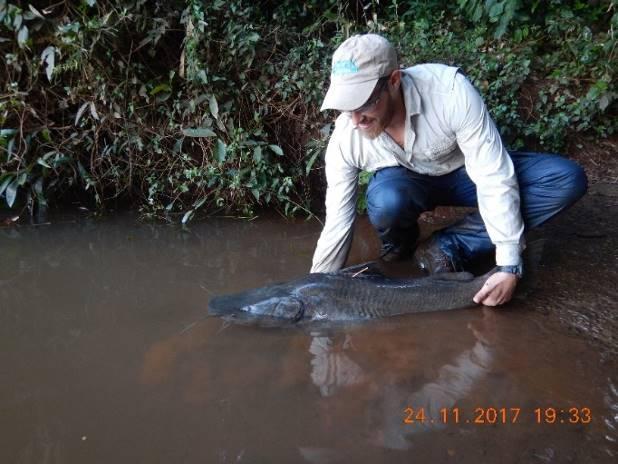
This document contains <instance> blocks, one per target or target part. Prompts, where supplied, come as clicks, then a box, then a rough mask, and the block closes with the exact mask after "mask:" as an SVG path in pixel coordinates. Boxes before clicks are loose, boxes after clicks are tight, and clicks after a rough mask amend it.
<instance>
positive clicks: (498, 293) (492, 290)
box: [474, 272, 517, 306]
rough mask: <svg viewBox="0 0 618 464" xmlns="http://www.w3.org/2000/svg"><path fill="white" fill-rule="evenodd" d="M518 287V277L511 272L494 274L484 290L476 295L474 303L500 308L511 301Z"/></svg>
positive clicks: (484, 286)
mask: <svg viewBox="0 0 618 464" xmlns="http://www.w3.org/2000/svg"><path fill="white" fill-rule="evenodd" d="M516 286H517V276H516V275H515V274H511V273H509V272H496V273H495V274H492V275H491V276H490V277H489V279H487V282H485V285H483V288H481V289H480V290H479V291H478V293H477V294H476V295H474V302H475V303H480V304H484V305H485V306H498V305H501V304H504V303H506V302H507V301H510V299H511V297H512V296H513V292H514V291H515V287H516Z"/></svg>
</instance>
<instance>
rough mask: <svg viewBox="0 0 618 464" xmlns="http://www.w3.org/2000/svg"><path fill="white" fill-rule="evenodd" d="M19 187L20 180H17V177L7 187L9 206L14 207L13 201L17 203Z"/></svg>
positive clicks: (6, 193)
mask: <svg viewBox="0 0 618 464" xmlns="http://www.w3.org/2000/svg"><path fill="white" fill-rule="evenodd" d="M18 187H19V182H18V181H17V179H15V180H13V182H11V183H10V184H9V185H8V187H7V188H6V192H5V199H6V203H7V204H8V205H9V208H12V207H13V203H15V198H16V197H17V189H18Z"/></svg>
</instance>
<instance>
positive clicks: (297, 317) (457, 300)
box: [209, 270, 493, 323]
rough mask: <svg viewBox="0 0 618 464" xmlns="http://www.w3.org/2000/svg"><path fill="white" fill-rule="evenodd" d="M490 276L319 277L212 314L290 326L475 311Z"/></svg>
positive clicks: (223, 300)
mask: <svg viewBox="0 0 618 464" xmlns="http://www.w3.org/2000/svg"><path fill="white" fill-rule="evenodd" d="M492 272H493V271H490V272H489V273H487V274H485V275H483V276H479V277H475V276H473V275H472V274H470V273H468V272H457V273H444V274H436V275H433V276H429V277H420V278H409V279H400V278H397V279H395V278H389V277H386V276H384V275H382V274H381V273H379V272H378V271H376V270H371V271H370V272H368V273H363V274H360V275H356V274H353V273H352V272H350V271H349V270H348V271H340V272H336V273H314V274H308V275H306V276H304V277H301V278H298V279H295V280H292V281H289V282H285V283H280V284H273V285H269V286H266V287H261V288H257V289H253V290H248V291H244V292H240V293H235V294H230V295H224V296H218V297H215V298H213V299H212V300H211V301H210V303H209V314H211V315H217V316H223V317H224V318H226V319H232V320H234V319H236V320H238V319H254V318H259V319H270V320H271V321H272V320H280V321H288V322H290V323H299V322H309V321H310V322H316V321H357V320H366V319H377V318H386V317H391V316H397V315H401V314H410V313H421V312H429V311H448V310H452V309H462V308H468V307H471V306H475V303H474V301H473V300H472V298H473V297H474V295H475V294H476V293H477V292H478V291H479V290H480V288H481V287H482V286H483V284H484V283H485V281H486V280H487V278H488V277H489V275H490V274H491V273H492Z"/></svg>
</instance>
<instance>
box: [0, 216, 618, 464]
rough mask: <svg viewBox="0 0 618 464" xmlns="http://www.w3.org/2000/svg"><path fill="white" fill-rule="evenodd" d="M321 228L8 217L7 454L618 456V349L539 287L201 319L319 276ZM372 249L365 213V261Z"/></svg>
mask: <svg viewBox="0 0 618 464" xmlns="http://www.w3.org/2000/svg"><path fill="white" fill-rule="evenodd" d="M319 230H320V225H319V224H317V223H311V222H309V223H308V222H301V221H298V222H287V221H284V220H282V219H280V218H265V219H258V220H255V221H252V222H246V221H237V220H231V219H216V220H209V221H207V222H205V223H202V224H195V225H192V226H191V227H190V229H188V230H184V231H183V230H182V229H180V228H178V227H176V226H164V225H146V224H140V223H139V222H137V221H136V220H135V219H133V218H131V217H127V216H119V217H117V218H114V219H105V220H93V219H87V218H82V219H78V220H65V221H64V222H63V221H62V220H59V221H55V222H54V221H53V222H52V224H51V225H46V226H39V227H30V226H22V227H18V228H8V229H7V228H5V229H0V253H1V257H2V267H1V269H0V372H1V374H2V379H3V381H2V382H1V383H0V417H1V419H0V450H2V451H1V453H2V457H3V459H2V462H7V463H85V462H86V463H110V462H114V463H125V462H126V463H141V462H143V463H159V462H161V463H171V462H173V463H181V462H182V463H205V462H206V463H210V462H212V463H236V462H246V463H261V462H264V463H272V462H309V463H331V462H359V463H364V462H367V463H377V462H389V463H390V462H419V463H428V462H431V463H441V462H458V463H472V462H474V463H476V462H500V463H501V464H502V463H511V462H512V463H553V462H555V463H565V462H577V463H605V462H608V463H609V462H615V459H616V453H617V447H616V440H617V439H618V433H617V431H616V427H617V424H618V421H617V415H618V391H617V389H616V372H615V371H614V370H613V368H615V365H616V364H615V363H613V362H612V360H611V359H610V360H608V359H607V357H602V356H601V355H600V353H599V352H598V350H596V349H595V348H594V346H593V345H590V344H589V343H587V342H585V341H584V340H583V339H581V337H577V336H574V335H572V334H569V332H567V331H566V330H561V328H560V327H557V326H555V325H553V324H550V323H548V321H547V318H546V316H544V315H543V313H542V311H537V310H536V309H537V308H534V307H533V305H534V304H535V301H537V300H535V299H534V298H532V299H530V300H529V301H528V302H526V303H515V304H512V305H510V307H509V308H508V309H505V310H492V309H487V308H484V309H483V308H476V309H471V310H463V311H454V312H449V313H430V314H419V315H411V316H405V317H399V318H395V319H392V320H388V321H379V322H371V323H366V324H358V325H349V326H339V327H336V328H332V329H329V330H327V329H325V328H323V327H322V328H315V329H311V328H308V329H302V330H300V329H295V328H285V329H278V328H264V327H252V326H235V325H232V326H227V325H225V324H223V323H222V321H221V320H219V319H211V318H207V317H206V316H207V311H206V308H207V302H208V299H209V298H210V297H211V296H212V295H216V294H221V293H226V292H231V291H238V290H241V289H246V288H250V287H255V286H261V285H264V284H267V283H272V282H276V281H282V280H288V279H290V278H293V277H297V276H300V275H302V274H304V273H306V272H307V271H308V269H309V267H310V261H311V255H312V252H313V248H314V246H315V241H316V240H317V237H318V234H319ZM375 248H376V243H375V237H374V236H373V235H372V234H371V231H370V229H369V227H368V226H367V224H366V223H364V222H362V221H361V222H360V223H359V225H358V231H357V234H356V238H355V246H354V251H353V253H352V256H351V261H352V262H361V261H363V260H368V259H371V258H372V257H373V256H374V253H375ZM539 301H542V300H539ZM575 304H576V303H575ZM492 408H493V409H492ZM538 408H540V410H539V409H538ZM549 408H553V409H549ZM573 408H574V409H573ZM411 410H412V411H411ZM535 410H537V411H536V412H535ZM554 410H555V412H556V413H557V414H556V417H555V418H554V416H553V411H554ZM569 410H571V411H569ZM560 411H563V412H562V413H561V412H560ZM588 411H589V412H590V413H589V414H588ZM419 413H422V414H421V415H419ZM515 415H517V417H515ZM588 417H590V421H588ZM539 418H540V419H541V420H540V422H541V423H538V422H539V421H538V419H539ZM406 419H408V422H411V423H405V422H406ZM412 419H413V420H412ZM457 419H458V420H457ZM571 421H573V422H575V423H571Z"/></svg>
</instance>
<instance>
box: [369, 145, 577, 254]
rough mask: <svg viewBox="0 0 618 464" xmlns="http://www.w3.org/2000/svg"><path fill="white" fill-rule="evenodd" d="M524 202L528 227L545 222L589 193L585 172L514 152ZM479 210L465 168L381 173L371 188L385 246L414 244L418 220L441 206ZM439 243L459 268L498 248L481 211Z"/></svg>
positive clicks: (372, 211)
mask: <svg viewBox="0 0 618 464" xmlns="http://www.w3.org/2000/svg"><path fill="white" fill-rule="evenodd" d="M510 155H511V159H512V160H513V164H514V166H515V172H516V174H517V180H518V182H519V192H520V198H521V214H522V218H523V221H524V228H525V230H528V229H530V228H532V227H536V226H538V225H541V224H543V223H544V222H545V221H547V220H548V219H550V218H551V217H553V216H555V215H556V214H557V213H559V212H560V211H562V210H563V209H565V208H568V207H569V206H571V205H572V204H573V203H575V202H576V201H577V200H578V199H579V198H581V197H582V196H583V195H584V193H586V189H587V184H588V183H587V179H586V174H585V173H584V171H583V169H582V168H581V167H580V166H579V165H577V164H576V163H574V162H573V161H570V160H568V159H566V158H563V157H561V156H558V155H548V154H541V153H524V152H511V153H510ZM441 205H442V206H472V207H477V206H478V202H477V197H476V185H475V184H474V182H472V180H471V179H470V177H468V174H467V172H466V169H465V167H461V168H459V169H457V170H455V171H453V172H451V173H449V174H445V175H443V176H428V175H423V174H417V173H415V172H412V171H410V170H408V169H406V168H403V167H392V168H384V169H380V170H379V171H376V172H375V173H374V174H373V176H372V177H371V180H370V182H369V186H368V188H367V211H368V214H369V220H370V221H371V223H372V224H373V226H374V228H375V229H376V230H377V232H378V235H379V236H380V238H381V240H382V243H383V244H385V245H393V246H406V245H408V246H409V245H413V244H414V242H416V240H417V238H418V224H417V219H418V217H419V215H420V214H421V213H422V212H423V211H430V210H433V209H434V208H435V207H436V206H441ZM435 237H436V238H437V240H438V245H439V247H440V248H441V249H442V251H444V252H445V253H446V254H447V255H449V257H451V259H452V260H453V262H454V263H455V264H456V265H459V266H461V265H463V264H466V263H468V262H469V261H471V260H472V259H474V258H476V257H478V256H481V255H484V254H486V253H488V252H490V251H492V250H493V249H494V246H493V244H492V243H491V240H490V239H489V235H488V234H487V229H486V228H485V224H484V223H483V220H482V218H481V216H480V214H479V213H478V212H476V213H472V214H469V215H468V216H466V217H465V218H464V219H462V220H461V221H459V222H457V223H456V224H454V225H452V226H450V227H447V228H445V229H443V230H441V231H439V232H437V233H436V234H435Z"/></svg>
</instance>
